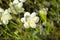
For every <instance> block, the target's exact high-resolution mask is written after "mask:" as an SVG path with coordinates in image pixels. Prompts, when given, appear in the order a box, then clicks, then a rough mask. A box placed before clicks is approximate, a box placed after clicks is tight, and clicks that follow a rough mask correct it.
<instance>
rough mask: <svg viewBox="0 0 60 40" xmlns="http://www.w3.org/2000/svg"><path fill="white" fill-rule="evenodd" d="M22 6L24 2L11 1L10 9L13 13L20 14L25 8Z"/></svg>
mask: <svg viewBox="0 0 60 40" xmlns="http://www.w3.org/2000/svg"><path fill="white" fill-rule="evenodd" d="M22 6H23V3H22V2H17V3H15V2H14V1H13V3H10V10H11V12H12V13H13V14H18V13H21V12H24V8H23V7H22Z"/></svg>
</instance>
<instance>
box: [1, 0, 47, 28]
mask: <svg viewBox="0 0 60 40" xmlns="http://www.w3.org/2000/svg"><path fill="white" fill-rule="evenodd" d="M25 1H26V0H14V1H13V2H10V4H9V6H10V8H8V9H5V10H4V9H2V8H0V14H1V15H0V19H1V21H0V24H2V23H3V24H8V23H9V20H11V19H13V18H12V16H11V13H13V14H16V15H17V14H18V13H21V12H23V13H24V8H23V3H24V2H25ZM37 14H39V15H40V16H41V17H42V16H44V17H43V18H42V19H43V20H44V21H46V19H45V17H46V14H47V10H46V9H45V8H43V9H41V10H40V11H39V12H38V13H36V12H33V13H31V14H30V13H29V12H25V13H24V17H23V18H21V22H22V23H24V27H25V28H29V27H32V28H36V25H37V24H36V23H38V22H39V20H40V19H39V17H38V15H37Z"/></svg>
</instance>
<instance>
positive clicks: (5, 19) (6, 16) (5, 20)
mask: <svg viewBox="0 0 60 40" xmlns="http://www.w3.org/2000/svg"><path fill="white" fill-rule="evenodd" d="M11 19H12V17H11V15H10V14H9V12H8V10H7V9H6V10H5V11H4V13H3V14H2V17H1V21H2V22H3V23H4V24H8V22H9V20H11Z"/></svg>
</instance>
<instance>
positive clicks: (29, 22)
mask: <svg viewBox="0 0 60 40" xmlns="http://www.w3.org/2000/svg"><path fill="white" fill-rule="evenodd" d="M21 21H22V22H23V23H24V27H25V28H29V27H32V28H36V23H37V22H38V21H39V17H37V16H36V13H35V12H33V13H32V14H30V13H29V12H26V13H25V14H24V17H23V18H21Z"/></svg>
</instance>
